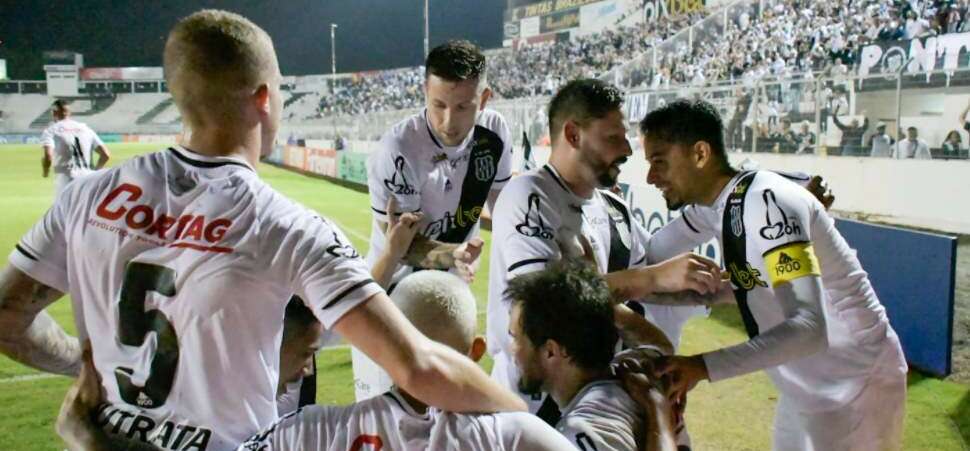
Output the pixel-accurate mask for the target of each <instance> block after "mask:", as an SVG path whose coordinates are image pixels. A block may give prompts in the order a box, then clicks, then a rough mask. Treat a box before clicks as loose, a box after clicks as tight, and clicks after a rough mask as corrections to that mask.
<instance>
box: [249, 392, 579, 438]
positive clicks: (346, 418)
mask: <svg viewBox="0 0 970 451" xmlns="http://www.w3.org/2000/svg"><path fill="white" fill-rule="evenodd" d="M368 449H374V450H377V449H386V450H413V451H559V450H563V451H572V450H574V449H575V448H574V447H573V446H572V445H571V444H570V443H569V441H567V440H566V439H565V437H563V436H562V435H560V434H559V433H558V432H556V431H555V430H554V429H552V427H550V426H549V425H548V424H546V423H544V422H543V421H542V420H540V419H539V418H538V417H536V416H534V415H530V414H528V413H525V412H508V413H496V414H481V415H475V414H460V413H451V412H442V411H438V410H436V409H434V408H431V409H429V410H428V412H426V413H419V412H417V411H415V410H414V409H413V408H412V407H411V405H410V404H409V403H408V401H407V400H406V399H405V397H404V396H402V394H401V393H400V392H399V391H398V390H397V389H396V388H392V389H391V390H390V391H388V392H387V393H384V394H383V395H380V396H375V397H373V398H370V399H366V400H364V401H361V402H358V403H355V404H351V405H347V406H308V407H304V408H302V409H300V410H299V411H297V412H294V413H293V414H290V415H286V416H284V417H282V418H280V420H279V421H277V422H276V423H275V424H274V425H273V426H271V427H270V428H268V429H266V430H265V431H263V432H261V433H259V434H256V435H255V436H253V437H252V438H250V439H249V440H247V441H246V442H244V443H243V444H242V445H240V447H239V450H240V451H243V450H260V451H290V450H292V451H296V450H300V451H347V450H351V451H356V450H368Z"/></svg>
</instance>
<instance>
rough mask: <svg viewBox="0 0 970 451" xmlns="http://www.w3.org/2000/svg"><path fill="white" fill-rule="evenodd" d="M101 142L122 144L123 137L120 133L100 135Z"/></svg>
mask: <svg viewBox="0 0 970 451" xmlns="http://www.w3.org/2000/svg"><path fill="white" fill-rule="evenodd" d="M98 137H100V138H101V141H103V142H106V143H120V142H122V138H123V136H122V135H121V134H120V133H102V134H100V135H98Z"/></svg>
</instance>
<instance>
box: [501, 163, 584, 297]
mask: <svg viewBox="0 0 970 451" xmlns="http://www.w3.org/2000/svg"><path fill="white" fill-rule="evenodd" d="M516 182H517V183H514V184H512V185H510V186H509V187H507V188H506V189H504V190H503V191H502V194H501V195H500V196H499V198H498V201H497V202H496V206H495V215H494V216H493V219H492V223H493V234H494V232H495V231H497V232H498V236H497V237H496V238H494V239H497V240H499V241H497V242H499V243H502V244H501V247H500V249H501V251H502V253H503V257H504V261H505V262H506V264H507V266H506V267H505V268H502V269H501V270H504V271H505V272H507V273H508V274H507V278H508V279H511V278H512V277H514V276H515V275H518V274H521V273H524V272H529V271H534V270H537V269H542V268H543V267H544V266H545V264H546V263H548V262H549V261H550V260H552V259H557V258H559V257H560V249H559V242H561V241H562V240H568V239H570V237H571V236H573V235H578V233H579V224H577V225H576V226H575V227H569V226H566V227H563V224H561V222H562V221H561V218H560V214H559V212H558V211H557V208H556V206H555V205H552V204H551V203H550V201H549V200H548V198H547V197H546V196H544V195H543V194H542V193H541V192H540V190H539V189H538V188H537V187H535V186H526V185H527V183H519V181H518V180H516ZM522 182H526V181H525V180H522ZM577 216H579V215H578V214H577ZM496 223H498V224H496ZM495 229H497V230H495ZM573 229H575V230H573Z"/></svg>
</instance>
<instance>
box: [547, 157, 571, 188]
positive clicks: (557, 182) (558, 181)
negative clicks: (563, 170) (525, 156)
mask: <svg viewBox="0 0 970 451" xmlns="http://www.w3.org/2000/svg"><path fill="white" fill-rule="evenodd" d="M542 169H545V170H546V172H548V173H549V175H551V176H552V179H553V180H555V181H556V184H558V185H559V187H560V188H562V189H563V190H565V191H566V192H567V193H569V194H572V193H573V192H572V191H570V190H569V188H566V184H565V183H563V181H562V180H561V179H560V178H559V174H556V171H554V170H553V169H552V167H551V166H549V165H548V164H546V165H545V166H543V167H542Z"/></svg>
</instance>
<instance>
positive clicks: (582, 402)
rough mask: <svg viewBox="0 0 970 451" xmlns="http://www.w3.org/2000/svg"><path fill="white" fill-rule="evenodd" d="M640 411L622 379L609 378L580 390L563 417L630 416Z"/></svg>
mask: <svg viewBox="0 0 970 451" xmlns="http://www.w3.org/2000/svg"><path fill="white" fill-rule="evenodd" d="M639 411H640V408H639V407H638V405H637V403H636V401H634V400H633V398H631V397H630V395H629V394H628V393H627V392H626V389H624V388H623V385H622V384H621V383H620V381H618V380H614V379H609V380H603V381H597V382H592V383H590V384H589V385H587V386H586V387H584V388H583V389H582V390H580V393H579V394H577V395H576V398H575V399H574V400H573V402H572V403H570V406H569V407H568V408H567V411H566V412H564V413H563V418H568V417H573V418H590V417H601V418H609V417H611V416H613V417H615V416H623V417H628V416H630V415H636V414H637V413H638V412H639Z"/></svg>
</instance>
